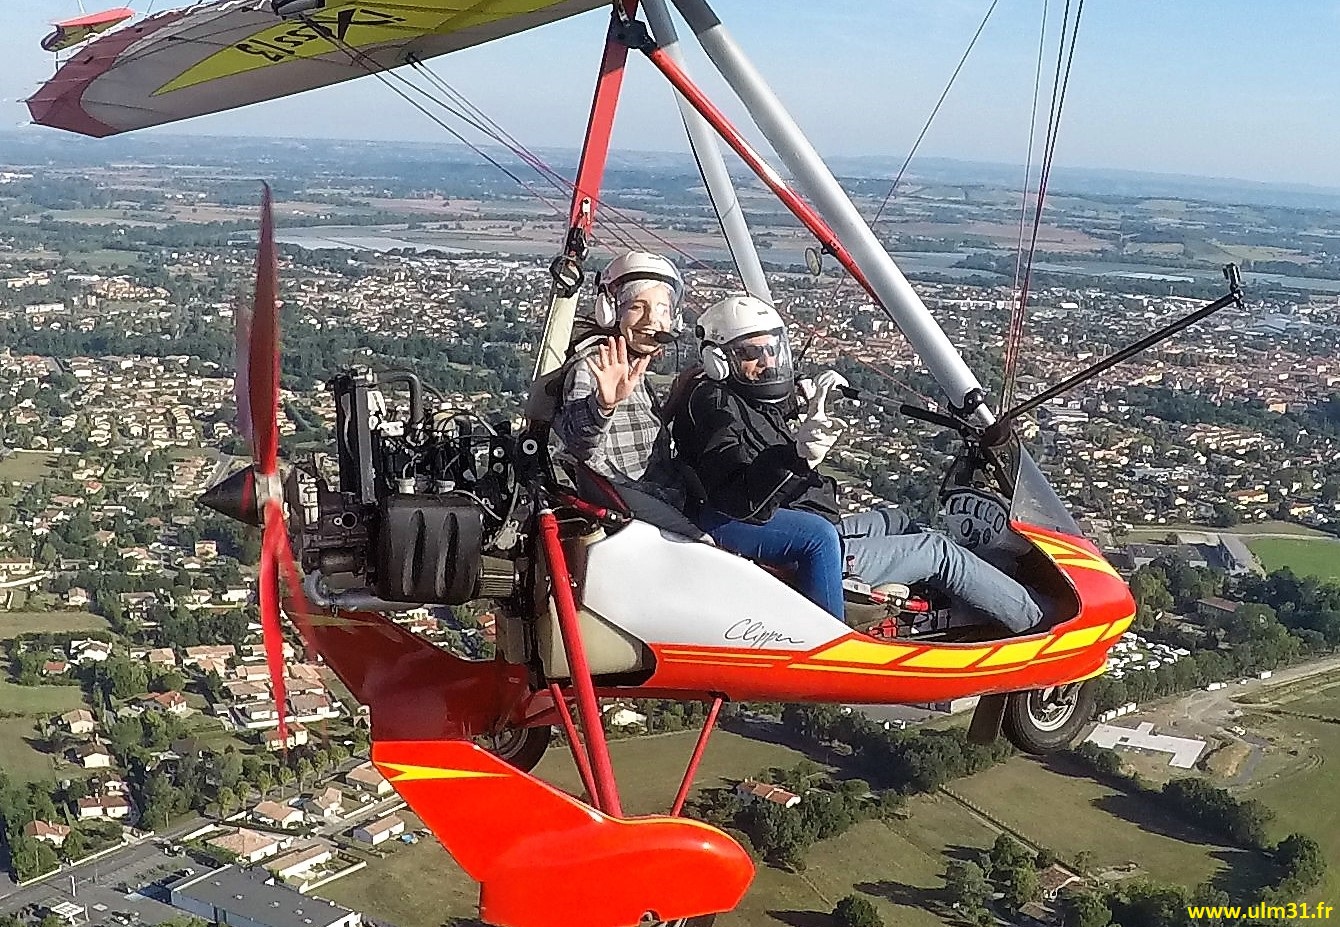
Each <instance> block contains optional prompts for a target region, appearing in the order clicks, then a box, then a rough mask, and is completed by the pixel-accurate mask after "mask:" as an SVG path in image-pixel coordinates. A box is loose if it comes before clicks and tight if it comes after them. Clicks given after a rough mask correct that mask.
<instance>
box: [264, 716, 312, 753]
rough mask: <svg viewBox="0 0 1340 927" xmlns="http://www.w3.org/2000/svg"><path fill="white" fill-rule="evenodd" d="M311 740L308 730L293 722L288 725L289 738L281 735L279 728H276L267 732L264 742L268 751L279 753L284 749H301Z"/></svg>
mask: <svg viewBox="0 0 1340 927" xmlns="http://www.w3.org/2000/svg"><path fill="white" fill-rule="evenodd" d="M309 739H310V738H309V737H308V734H307V728H305V727H303V726H302V725H301V724H299V723H298V722H297V721H291V722H289V725H288V737H286V738H285V737H281V736H280V735H279V728H278V727H275V728H272V729H271V730H268V731H266V732H265V736H264V737H263V738H262V742H263V743H264V745H265V749H266V750H270V751H279V750H283V749H284V748H286V747H288V748H292V747H301V746H302V745H303V744H305V743H307V741H308V740H309Z"/></svg>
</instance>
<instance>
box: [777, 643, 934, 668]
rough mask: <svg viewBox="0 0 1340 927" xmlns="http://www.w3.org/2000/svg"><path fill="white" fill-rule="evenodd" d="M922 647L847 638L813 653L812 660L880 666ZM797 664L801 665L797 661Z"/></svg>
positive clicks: (810, 657)
mask: <svg viewBox="0 0 1340 927" xmlns="http://www.w3.org/2000/svg"><path fill="white" fill-rule="evenodd" d="M920 649H921V648H920V647H909V646H907V645H906V644H877V643H875V642H874V641H858V640H845V641H843V642H842V643H840V644H837V645H835V646H833V647H829V648H828V649H827V650H821V651H819V652H818V653H815V654H811V655H810V656H809V658H808V659H810V660H824V661H830V660H831V661H834V662H838V663H864V664H866V665H868V666H880V665H883V664H886V663H892V662H893V661H894V660H897V659H899V658H901V657H904V656H906V655H907V654H909V653H915V652H916V651H918V650H920ZM796 665H799V663H797V664H796Z"/></svg>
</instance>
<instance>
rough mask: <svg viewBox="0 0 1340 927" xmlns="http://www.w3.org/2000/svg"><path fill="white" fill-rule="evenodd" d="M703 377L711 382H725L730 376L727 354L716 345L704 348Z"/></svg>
mask: <svg viewBox="0 0 1340 927" xmlns="http://www.w3.org/2000/svg"><path fill="white" fill-rule="evenodd" d="M702 355H703V375H704V376H705V377H707V378H708V379H709V380H724V379H726V377H728V376H730V361H729V360H728V359H727V358H726V352H725V351H723V350H721V348H719V347H717V346H716V345H714V344H705V345H703V348H702Z"/></svg>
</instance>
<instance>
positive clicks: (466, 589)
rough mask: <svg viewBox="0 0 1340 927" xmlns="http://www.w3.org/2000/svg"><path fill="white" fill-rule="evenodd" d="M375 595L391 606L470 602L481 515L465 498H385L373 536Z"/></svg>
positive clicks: (480, 549)
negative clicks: (375, 568)
mask: <svg viewBox="0 0 1340 927" xmlns="http://www.w3.org/2000/svg"><path fill="white" fill-rule="evenodd" d="M376 546H377V583H376V591H377V594H378V595H379V596H381V597H382V598H383V599H386V600H388V601H391V602H423V603H425V604H437V605H460V604H461V603H463V602H468V601H470V600H471V599H472V598H474V597H475V591H476V589H477V588H478V585H479V577H480V557H481V556H482V554H483V548H484V513H483V511H482V510H481V509H480V507H479V504H478V503H477V502H475V501H474V500H472V499H469V498H467V497H465V496H457V495H452V494H450V493H448V494H446V495H441V496H427V495H425V496H412V495H395V496H388V497H386V499H384V500H383V501H382V504H381V518H380V524H379V525H378V531H377V542H376Z"/></svg>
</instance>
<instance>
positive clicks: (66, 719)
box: [60, 708, 98, 736]
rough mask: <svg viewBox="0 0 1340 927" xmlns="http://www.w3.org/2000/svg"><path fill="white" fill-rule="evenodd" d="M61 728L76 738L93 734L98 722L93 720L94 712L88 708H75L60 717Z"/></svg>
mask: <svg viewBox="0 0 1340 927" xmlns="http://www.w3.org/2000/svg"><path fill="white" fill-rule="evenodd" d="M60 723H61V727H63V728H65V730H67V731H69V732H70V733H71V734H74V735H75V736H79V735H81V734H92V733H93V731H94V730H96V729H97V727H98V722H97V721H95V720H93V712H91V711H89V710H88V709H87V708H75V709H74V710H72V711H67V712H66V713H65V714H63V715H61V716H60Z"/></svg>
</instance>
